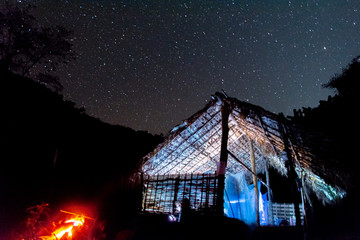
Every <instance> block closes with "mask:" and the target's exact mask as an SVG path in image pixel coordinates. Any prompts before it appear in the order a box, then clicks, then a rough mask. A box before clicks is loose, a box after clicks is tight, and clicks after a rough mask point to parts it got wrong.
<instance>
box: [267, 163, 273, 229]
mask: <svg viewBox="0 0 360 240" xmlns="http://www.w3.org/2000/svg"><path fill="white" fill-rule="evenodd" d="M265 175H266V187H267V193H268V224H269V225H273V224H274V218H273V214H272V191H271V187H270V174H269V163H268V162H266V163H265Z"/></svg>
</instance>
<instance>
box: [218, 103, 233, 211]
mask: <svg viewBox="0 0 360 240" xmlns="http://www.w3.org/2000/svg"><path fill="white" fill-rule="evenodd" d="M229 114H230V106H229V104H228V103H227V102H226V101H222V106H221V128H222V134H221V150H220V162H219V166H218V169H217V174H218V179H219V182H218V188H217V202H216V212H217V215H218V216H223V215H224V189H225V169H226V164H227V159H228V150H227V145H228V138H229Z"/></svg>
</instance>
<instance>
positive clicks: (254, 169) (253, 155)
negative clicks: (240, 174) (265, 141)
mask: <svg viewBox="0 0 360 240" xmlns="http://www.w3.org/2000/svg"><path fill="white" fill-rule="evenodd" d="M250 159H251V170H252V172H254V173H256V165H255V153H254V147H253V140H252V139H250ZM253 183H254V192H255V216H256V223H257V225H258V226H259V225H260V216H259V188H258V184H257V176H256V175H255V174H253Z"/></svg>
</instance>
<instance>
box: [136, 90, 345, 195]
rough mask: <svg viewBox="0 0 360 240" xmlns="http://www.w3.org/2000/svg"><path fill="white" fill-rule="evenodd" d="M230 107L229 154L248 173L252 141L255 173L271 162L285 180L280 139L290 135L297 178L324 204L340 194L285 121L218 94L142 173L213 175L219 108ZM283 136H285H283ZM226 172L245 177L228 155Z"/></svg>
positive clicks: (146, 161) (218, 145)
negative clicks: (226, 105)
mask: <svg viewBox="0 0 360 240" xmlns="http://www.w3.org/2000/svg"><path fill="white" fill-rule="evenodd" d="M224 102H226V103H227V104H228V105H229V106H230V115H229V120H228V125H229V138H228V151H229V152H231V153H233V154H234V155H235V156H236V157H237V159H239V160H240V161H241V162H242V163H243V164H245V165H246V166H248V167H249V168H251V163H250V145H249V144H250V139H252V140H253V143H254V152H255V160H256V173H262V172H263V171H264V169H265V164H266V163H269V164H270V165H271V166H272V167H273V168H275V169H276V170H278V172H280V173H281V174H283V175H287V167H286V165H285V164H286V161H287V157H286V153H285V152H284V148H285V146H284V136H285V135H286V136H288V141H289V144H290V149H289V150H290V151H291V154H292V157H293V159H294V162H295V170H296V173H297V174H298V176H299V178H300V176H301V175H303V179H304V184H305V186H307V187H310V188H311V189H312V190H314V191H315V193H316V194H317V196H318V197H319V198H320V199H322V200H324V201H331V200H333V199H334V198H336V197H337V196H341V197H342V196H343V194H344V192H343V191H342V190H340V188H338V187H337V186H331V185H329V184H327V183H326V182H325V181H324V179H323V176H326V169H324V167H323V165H321V164H319V163H318V162H317V161H316V159H315V158H314V156H312V155H311V153H310V152H309V151H308V150H307V148H306V147H305V145H304V144H303V142H302V139H301V135H302V134H303V132H302V131H301V130H300V129H299V128H297V127H296V126H294V125H293V124H291V123H290V122H289V121H288V120H286V119H285V118H284V117H283V116H280V115H277V114H274V113H271V112H269V111H266V110H264V109H263V108H261V107H259V106H255V105H252V104H249V103H246V102H242V101H239V100H237V99H234V98H229V97H227V96H226V95H225V94H224V93H216V94H215V96H213V97H212V100H211V101H210V102H209V103H208V104H207V105H206V106H205V108H203V109H202V110H200V111H199V112H197V113H195V114H194V115H193V116H191V117H190V118H189V119H187V120H185V121H183V123H182V124H180V125H178V126H177V127H175V128H174V129H173V130H172V131H171V132H170V133H169V134H168V136H167V138H166V139H165V141H164V142H163V143H162V144H160V145H158V146H157V147H156V148H155V150H154V151H153V152H151V153H149V154H148V155H147V156H145V157H144V159H143V162H144V164H143V167H142V170H143V171H144V172H145V173H146V174H149V175H164V174H184V173H206V172H212V173H213V172H215V171H216V169H217V163H218V162H219V160H220V148H221V133H222V129H221V127H222V125H221V119H222V117H221V106H222V104H224ZM284 133H286V134H284ZM226 171H227V173H231V174H236V173H239V172H244V174H247V175H250V174H251V173H249V172H248V170H246V168H245V167H244V166H242V164H240V163H239V162H238V161H237V160H235V159H234V158H232V157H231V156H229V158H228V163H227V167H226Z"/></svg>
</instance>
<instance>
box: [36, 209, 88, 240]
mask: <svg viewBox="0 0 360 240" xmlns="http://www.w3.org/2000/svg"><path fill="white" fill-rule="evenodd" d="M61 212H64V213H69V214H72V215H75V216H74V217H73V218H71V219H69V220H66V221H65V222H64V224H63V225H62V226H60V227H58V228H57V229H56V230H54V231H53V232H52V233H51V235H50V236H41V237H40V239H42V240H61V238H62V237H63V236H64V235H65V234H67V238H66V239H69V238H70V239H71V238H72V235H73V228H74V227H77V228H80V227H82V226H83V225H84V223H85V218H89V219H92V218H90V217H86V216H82V215H77V214H75V213H71V212H66V211H62V210H61ZM60 224H61V221H60ZM54 225H55V224H54Z"/></svg>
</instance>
